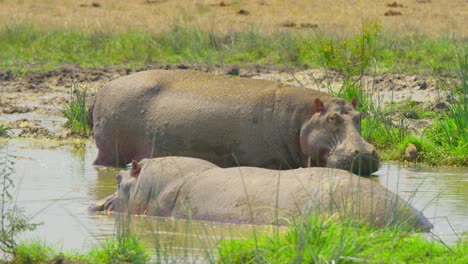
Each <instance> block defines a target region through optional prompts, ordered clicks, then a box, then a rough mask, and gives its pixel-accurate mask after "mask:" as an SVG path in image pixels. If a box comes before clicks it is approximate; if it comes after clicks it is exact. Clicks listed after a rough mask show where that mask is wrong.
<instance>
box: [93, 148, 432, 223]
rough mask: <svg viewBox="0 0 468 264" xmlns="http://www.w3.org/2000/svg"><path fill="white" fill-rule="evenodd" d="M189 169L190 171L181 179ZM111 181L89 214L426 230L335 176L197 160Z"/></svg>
mask: <svg viewBox="0 0 468 264" xmlns="http://www.w3.org/2000/svg"><path fill="white" fill-rule="evenodd" d="M197 162H200V166H196V163H197ZM186 163H190V164H191V165H190V166H186ZM161 164H164V166H162V165H161ZM167 164H169V166H170V168H169V169H167V168H166V166H168V165H167ZM192 165H193V166H192ZM189 167H192V168H196V169H195V170H194V171H192V172H189V170H188V169H189ZM174 168H177V169H174ZM118 178H119V188H118V192H117V193H116V194H113V195H111V196H109V197H107V198H106V199H104V200H102V201H100V202H98V203H97V204H95V205H91V206H90V210H91V211H112V210H114V211H119V212H129V213H133V214H147V215H156V216H163V217H175V218H180V219H187V218H190V219H193V220H207V221H218V222H231V223H253V224H280V225H284V224H287V223H288V220H290V219H291V218H292V217H298V216H302V215H309V214H314V213H320V214H326V215H331V214H334V215H336V216H340V215H346V216H353V217H355V218H356V219H359V220H363V221H366V222H367V223H370V224H372V225H375V226H384V225H387V224H395V223H406V224H408V225H409V227H410V228H412V229H413V228H414V229H417V230H420V231H429V230H430V229H431V228H432V225H431V224H430V222H429V221H428V220H427V219H426V218H425V217H424V215H423V214H422V213H421V212H419V211H418V210H416V209H415V208H413V207H412V206H411V205H408V204H407V203H406V202H405V201H404V200H402V199H401V198H400V197H399V196H398V195H396V194H395V193H393V192H391V191H389V190H387V189H386V188H385V187H383V186H381V185H379V184H378V183H375V182H373V181H371V180H369V179H366V178H363V177H359V176H357V175H354V174H352V173H350V172H348V171H345V170H341V169H331V168H317V167H311V168H300V169H292V170H269V169H263V168H255V167H234V168H219V167H217V166H215V165H213V164H210V163H208V162H206V161H203V160H199V159H192V158H184V157H166V158H156V159H144V160H143V161H141V162H139V163H136V162H133V163H132V169H130V170H128V171H122V172H120V173H119V176H118Z"/></svg>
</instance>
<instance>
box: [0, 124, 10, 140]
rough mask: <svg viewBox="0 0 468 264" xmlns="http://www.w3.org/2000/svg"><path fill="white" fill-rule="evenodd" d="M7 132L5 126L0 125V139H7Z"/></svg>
mask: <svg viewBox="0 0 468 264" xmlns="http://www.w3.org/2000/svg"><path fill="white" fill-rule="evenodd" d="M8 130H9V128H8V127H7V126H5V125H2V124H0V137H8V136H9V135H8Z"/></svg>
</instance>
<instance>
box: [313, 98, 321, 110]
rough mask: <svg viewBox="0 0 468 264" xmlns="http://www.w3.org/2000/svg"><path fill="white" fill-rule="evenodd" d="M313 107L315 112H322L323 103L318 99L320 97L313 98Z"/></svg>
mask: <svg viewBox="0 0 468 264" xmlns="http://www.w3.org/2000/svg"><path fill="white" fill-rule="evenodd" d="M314 107H315V113H318V114H320V113H322V112H323V103H322V101H320V99H318V98H315V101H314Z"/></svg>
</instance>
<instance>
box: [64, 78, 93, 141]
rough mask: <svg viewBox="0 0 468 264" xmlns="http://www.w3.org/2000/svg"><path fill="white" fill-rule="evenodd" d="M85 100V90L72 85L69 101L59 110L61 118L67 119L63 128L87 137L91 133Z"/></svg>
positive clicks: (86, 95) (86, 91)
mask: <svg viewBox="0 0 468 264" xmlns="http://www.w3.org/2000/svg"><path fill="white" fill-rule="evenodd" d="M87 100H88V90H87V88H85V87H81V86H79V85H77V84H75V83H73V84H72V86H71V90H70V101H69V102H68V104H66V105H64V106H63V108H62V109H61V112H62V114H63V116H64V117H65V118H66V119H67V122H66V123H65V126H66V127H68V128H70V129H71V131H73V132H76V133H78V134H79V135H82V136H88V135H89V133H90V131H91V127H90V120H89V119H90V117H89V113H88V106H87Z"/></svg>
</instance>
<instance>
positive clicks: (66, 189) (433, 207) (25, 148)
mask: <svg viewBox="0 0 468 264" xmlns="http://www.w3.org/2000/svg"><path fill="white" fill-rule="evenodd" d="M0 148H1V149H2V152H5V151H6V152H8V153H9V154H10V155H14V160H15V165H14V166H15V172H14V174H13V178H14V182H15V184H16V190H15V197H16V203H17V204H18V205H19V206H20V207H23V208H25V210H26V213H27V214H29V215H32V216H34V217H33V218H32V221H33V222H42V223H43V225H41V226H39V227H38V228H37V230H35V231H33V232H28V233H25V234H24V235H23V236H22V237H21V239H31V238H41V239H43V240H45V241H46V242H47V243H49V244H52V245H57V246H59V248H62V249H64V250H69V249H74V250H78V251H81V252H84V251H87V250H89V249H90V248H92V247H94V246H95V245H97V244H99V242H100V241H102V240H103V239H104V238H105V237H108V236H111V235H112V234H114V233H115V230H114V229H115V222H116V219H117V218H118V217H119V216H118V215H116V214H114V215H105V214H93V213H89V212H88V211H87V207H88V205H89V204H91V203H92V202H94V201H96V200H99V199H102V198H103V197H106V196H107V195H109V194H111V193H113V192H114V191H115V188H116V181H115V175H116V172H117V171H118V170H117V169H113V168H102V167H95V166H92V165H91V164H92V162H93V160H94V157H95V154H96V149H95V147H94V145H93V144H88V145H86V146H84V147H83V146H81V145H80V144H78V145H77V146H74V145H73V144H64V143H60V142H55V141H34V140H7V141H0ZM376 175H377V177H372V180H375V181H378V182H379V183H380V184H382V185H384V186H386V187H388V188H389V189H390V190H392V191H394V192H397V193H399V194H400V195H401V196H402V197H404V198H406V199H410V200H411V201H412V204H413V205H414V206H415V207H416V208H417V209H419V210H422V211H423V212H424V214H425V215H426V216H427V217H428V218H429V220H430V221H431V222H432V223H433V224H434V230H433V232H434V234H435V235H437V236H439V237H440V238H442V239H443V240H444V241H446V242H448V243H452V242H454V241H456V239H457V234H460V233H462V232H466V231H467V230H468V221H466V219H468V168H454V167H438V168H431V167H417V166H410V167H406V168H405V167H402V166H401V165H400V164H397V163H386V164H384V165H383V166H382V168H381V169H380V170H379V171H378V172H377V173H376ZM133 224H134V226H136V227H137V229H138V230H140V231H141V232H143V236H144V238H145V239H146V240H147V241H150V243H151V241H152V242H154V241H156V240H159V241H160V242H161V247H159V248H169V249H170V250H171V251H172V252H176V253H177V254H179V253H180V254H192V253H193V252H196V254H195V255H197V254H201V252H202V250H203V248H207V247H211V246H212V245H214V244H215V243H216V241H217V240H218V239H219V238H220V237H245V236H248V235H250V234H252V227H251V226H249V225H230V224H220V223H211V222H200V221H194V222H193V223H191V224H189V223H188V222H187V221H182V220H172V219H163V218H157V217H141V216H140V217H135V219H134V221H133ZM261 231H262V230H261ZM270 231H271V229H269V228H265V229H263V231H262V232H270Z"/></svg>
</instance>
